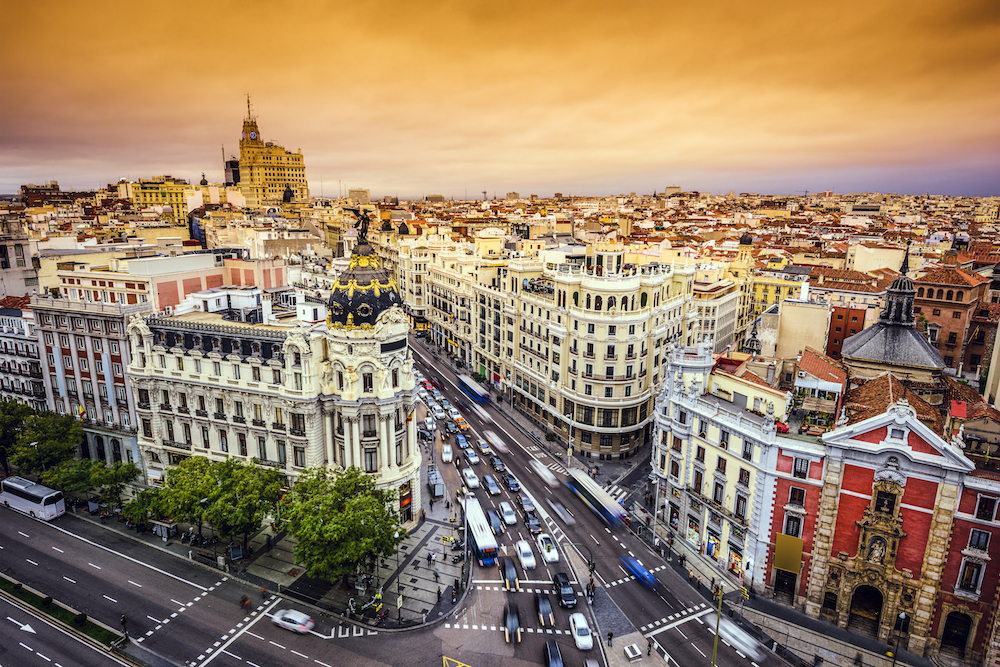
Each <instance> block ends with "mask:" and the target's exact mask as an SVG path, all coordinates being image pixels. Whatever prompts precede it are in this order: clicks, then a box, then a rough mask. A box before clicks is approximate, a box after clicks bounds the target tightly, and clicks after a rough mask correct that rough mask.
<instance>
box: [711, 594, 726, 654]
mask: <svg viewBox="0 0 1000 667" xmlns="http://www.w3.org/2000/svg"><path fill="white" fill-rule="evenodd" d="M723 586H725V584H724V583H723V582H719V609H718V611H717V612H716V614H715V644H713V646H712V667H715V657H716V655H718V653H719V625H720V624H721V623H722V588H723Z"/></svg>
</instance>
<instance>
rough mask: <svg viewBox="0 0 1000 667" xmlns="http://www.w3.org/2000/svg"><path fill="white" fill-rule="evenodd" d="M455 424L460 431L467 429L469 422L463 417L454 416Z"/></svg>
mask: <svg viewBox="0 0 1000 667" xmlns="http://www.w3.org/2000/svg"><path fill="white" fill-rule="evenodd" d="M455 426H457V427H458V428H459V429H460V430H462V431H468V430H469V422H467V421H465V417H455Z"/></svg>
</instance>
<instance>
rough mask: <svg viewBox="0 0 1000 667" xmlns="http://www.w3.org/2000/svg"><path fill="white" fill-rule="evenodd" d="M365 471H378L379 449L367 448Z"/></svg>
mask: <svg viewBox="0 0 1000 667" xmlns="http://www.w3.org/2000/svg"><path fill="white" fill-rule="evenodd" d="M365 472H378V450H376V449H366V450H365Z"/></svg>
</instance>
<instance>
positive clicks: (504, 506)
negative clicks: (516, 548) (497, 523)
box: [500, 501, 517, 526]
mask: <svg viewBox="0 0 1000 667" xmlns="http://www.w3.org/2000/svg"><path fill="white" fill-rule="evenodd" d="M500 514H501V515H502V516H503V521H504V523H506V524H507V525H508V526H513V525H514V524H515V523H517V514H516V513H515V512H514V508H513V507H511V506H510V503H508V502H506V501H504V502H502V503H500Z"/></svg>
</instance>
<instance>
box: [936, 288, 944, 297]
mask: <svg viewBox="0 0 1000 667" xmlns="http://www.w3.org/2000/svg"><path fill="white" fill-rule="evenodd" d="M937 298H939V299H943V298H944V290H943V289H939V290H938V291H937Z"/></svg>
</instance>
